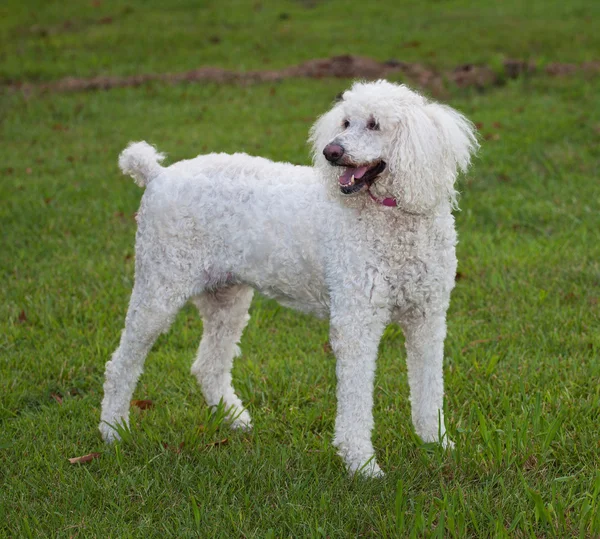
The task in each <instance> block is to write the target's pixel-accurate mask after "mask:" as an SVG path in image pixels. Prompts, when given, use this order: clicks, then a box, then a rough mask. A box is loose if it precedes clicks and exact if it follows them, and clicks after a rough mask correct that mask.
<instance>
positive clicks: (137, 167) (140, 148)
mask: <svg viewBox="0 0 600 539" xmlns="http://www.w3.org/2000/svg"><path fill="white" fill-rule="evenodd" d="M165 157H166V156H165V154H164V153H160V152H158V151H157V150H156V148H155V147H154V146H151V145H150V144H148V143H147V142H144V141H142V142H130V143H129V146H127V148H125V149H124V150H123V151H122V152H121V155H119V168H120V169H121V171H122V172H123V174H127V175H128V176H131V177H132V178H133V179H134V181H135V183H137V184H138V185H139V186H140V187H145V186H146V185H148V184H149V183H150V182H151V181H152V180H153V179H154V178H156V176H158V175H159V174H160V173H161V172H162V171H163V170H164V168H163V167H161V166H160V164H159V163H160V162H161V161H162V160H163V159H164V158H165Z"/></svg>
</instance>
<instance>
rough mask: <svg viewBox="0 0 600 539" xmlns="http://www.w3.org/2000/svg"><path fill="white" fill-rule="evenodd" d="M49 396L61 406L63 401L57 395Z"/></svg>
mask: <svg viewBox="0 0 600 539" xmlns="http://www.w3.org/2000/svg"><path fill="white" fill-rule="evenodd" d="M50 396H51V397H52V398H53V399H54V400H55V401H56V402H58V404H62V403H63V400H62V397H61V396H60V395H58V394H57V393H50Z"/></svg>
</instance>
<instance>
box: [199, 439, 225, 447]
mask: <svg viewBox="0 0 600 539" xmlns="http://www.w3.org/2000/svg"><path fill="white" fill-rule="evenodd" d="M228 442H229V438H223V439H222V440H217V441H216V442H210V443H209V444H206V445H205V446H204V448H205V449H208V448H209V447H215V446H218V445H225V444H226V443H228Z"/></svg>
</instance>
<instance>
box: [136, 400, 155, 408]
mask: <svg viewBox="0 0 600 539" xmlns="http://www.w3.org/2000/svg"><path fill="white" fill-rule="evenodd" d="M131 406H136V407H137V408H139V409H140V410H148V408H152V407H153V406H154V403H153V402H152V401H151V400H132V401H131Z"/></svg>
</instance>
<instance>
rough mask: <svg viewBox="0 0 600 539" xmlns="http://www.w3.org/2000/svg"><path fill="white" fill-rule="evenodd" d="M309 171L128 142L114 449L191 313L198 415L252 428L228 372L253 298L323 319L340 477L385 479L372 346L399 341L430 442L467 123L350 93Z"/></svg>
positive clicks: (381, 91)
mask: <svg viewBox="0 0 600 539" xmlns="http://www.w3.org/2000/svg"><path fill="white" fill-rule="evenodd" d="M309 140H310V142H311V144H312V148H313V166H312V167H308V166H296V165H292V164H289V163H274V162H272V161H269V160H267V159H264V158H261V157H252V156H249V155H246V154H244V153H236V154H233V155H227V154H223V153H212V154H209V155H201V156H198V157H196V158H194V159H190V160H185V161H180V162H178V163H175V164H173V165H171V166H169V167H166V168H165V167H163V166H161V164H160V163H161V162H162V161H163V159H164V157H165V156H164V155H163V154H161V153H159V152H158V151H157V150H156V149H155V148H154V147H153V146H151V145H149V144H147V143H145V142H136V143H131V144H130V145H129V146H128V147H127V148H126V149H125V150H124V151H123V152H122V154H121V155H120V157H119V165H120V168H121V170H122V171H123V173H124V174H127V175H130V176H132V177H133V179H134V180H135V181H136V183H138V184H139V185H140V186H143V187H145V188H146V190H145V193H144V195H143V197H142V201H141V206H140V210H139V213H138V216H137V221H138V229H137V235H136V247H135V252H136V259H135V284H134V287H133V292H132V295H131V300H130V303H129V309H128V312H127V317H126V321H125V329H124V331H123V333H122V335H121V340H120V344H119V347H118V348H117V350H116V351H115V352H114V354H113V356H112V359H111V360H110V361H108V362H107V364H106V380H105V383H104V399H103V402H102V412H101V423H100V431H101V433H102V436H103V438H104V439H105V440H106V441H108V442H110V441H113V440H115V439H117V438H118V437H119V435H118V432H117V428H118V427H117V426H118V425H120V424H127V423H128V416H129V403H130V399H131V397H132V394H133V391H134V388H135V386H136V383H137V381H138V378H139V376H140V374H141V373H142V369H143V364H144V360H145V358H146V355H147V354H148V352H149V351H150V349H151V347H152V345H153V343H154V341H155V339H156V338H157V336H158V335H159V334H160V333H161V332H165V331H167V330H168V328H169V326H170V324H171V322H172V320H173V318H174V317H175V315H176V314H177V312H178V311H179V310H180V309H181V307H182V306H183V305H184V304H185V303H186V302H188V301H191V302H192V303H194V304H195V305H196V307H197V308H198V310H199V311H200V314H201V316H202V318H203V327H204V330H203V336H202V340H201V343H200V347H199V350H198V354H197V358H196V360H195V361H194V363H193V366H192V369H191V370H192V373H193V374H194V375H195V376H196V377H197V379H198V382H199V383H200V386H201V388H202V392H203V394H204V397H205V399H206V401H207V404H208V405H209V406H216V405H218V404H219V403H223V405H224V406H225V408H226V409H227V411H228V419H229V420H230V422H231V426H232V427H234V428H240V429H250V428H251V425H252V423H251V418H250V415H249V412H248V410H247V409H246V408H245V407H244V405H243V404H242V402H241V401H240V399H239V398H238V396H237V395H236V393H235V391H234V388H233V386H232V379H231V368H232V363H233V359H234V357H236V356H237V355H238V354H239V353H240V350H239V348H238V345H237V343H238V342H239V340H240V338H241V335H242V332H243V330H244V327H245V326H246V323H247V322H248V319H249V316H248V308H249V306H250V302H251V299H252V294H253V291H254V290H258V291H260V292H261V293H262V294H264V295H265V296H268V297H270V298H275V299H276V300H277V301H279V302H280V303H281V304H283V305H285V306H289V307H292V308H295V309H298V310H300V311H303V312H306V313H312V314H314V315H317V316H319V317H328V318H329V321H330V343H331V348H332V350H333V352H334V354H335V356H336V376H337V391H336V393H337V401H338V408H337V416H336V421H335V436H334V442H333V443H334V445H335V447H336V448H337V450H338V453H339V455H340V456H341V457H342V459H343V460H344V462H345V465H346V467H347V469H348V471H349V472H350V473H351V474H354V473H357V472H359V473H361V474H363V475H365V476H380V475H382V471H381V469H380V467H379V465H378V464H377V462H376V459H375V453H374V448H373V444H372V442H371V431H372V428H373V413H372V408H373V385H374V375H375V365H376V359H377V351H378V345H379V341H380V339H381V337H382V334H383V332H384V330H385V328H386V326H387V325H388V324H389V323H391V322H397V323H398V324H400V326H401V327H402V329H403V332H404V335H405V338H406V350H407V365H408V379H409V385H410V402H411V409H412V420H413V424H414V427H415V430H416V432H417V434H418V435H419V436H420V437H421V438H422V440H423V441H425V442H433V441H438V442H440V443H442V444H443V445H444V446H445V447H448V446H452V442H451V441H450V440H449V439H448V437H447V436H446V432H445V426H444V414H443V390H444V388H443V371H442V368H443V357H444V339H445V335H446V311H447V309H448V305H449V302H450V293H451V291H452V288H453V287H454V282H455V275H456V265H457V260H456V254H455V245H456V242H457V237H456V231H455V226H454V218H453V215H452V210H453V209H455V206H456V197H457V193H456V190H455V181H456V178H457V175H458V174H459V173H460V172H461V171H465V170H466V169H467V167H468V165H469V163H470V160H471V157H472V155H473V154H474V153H475V152H476V150H477V148H478V142H477V136H476V131H475V128H474V126H473V124H472V123H471V122H469V121H468V120H467V119H466V118H465V117H464V116H463V115H461V114H460V113H458V112H457V111H456V110H454V109H452V108H450V107H448V106H445V105H442V104H438V103H436V102H433V101H430V100H429V99H427V98H425V97H424V96H422V95H420V94H419V93H417V92H415V91H413V90H411V89H409V88H408V87H407V86H405V85H399V84H394V83H391V82H388V81H385V80H379V81H376V82H356V83H354V84H353V86H352V87H351V88H350V89H349V90H347V91H346V92H344V93H343V94H342V95H341V97H340V98H339V99H338V100H337V102H335V103H334V104H333V106H332V108H331V110H329V112H327V113H326V114H324V115H323V116H321V117H320V118H319V119H318V120H317V121H316V123H315V124H314V126H313V127H312V129H311V132H310V137H309Z"/></svg>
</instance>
